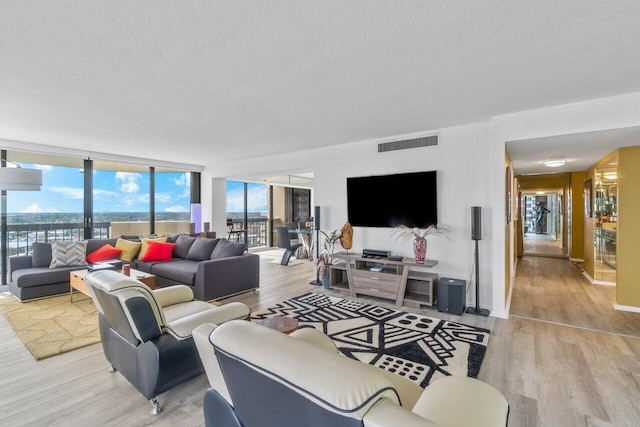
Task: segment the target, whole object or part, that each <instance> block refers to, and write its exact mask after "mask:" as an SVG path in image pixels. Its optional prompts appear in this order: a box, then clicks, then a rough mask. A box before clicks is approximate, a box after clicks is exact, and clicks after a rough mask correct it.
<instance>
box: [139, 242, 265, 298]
mask: <svg viewBox="0 0 640 427" xmlns="http://www.w3.org/2000/svg"><path fill="white" fill-rule="evenodd" d="M175 243H176V247H175V248H174V250H173V259H172V260H171V261H152V262H144V261H140V260H134V261H133V263H131V267H132V268H135V269H136V270H140V271H144V272H147V273H152V274H154V275H155V276H156V283H157V285H158V286H159V287H164V286H171V285H176V284H183V285H189V286H191V288H192V289H193V294H194V295H195V297H196V298H197V299H199V300H202V301H209V300H212V299H215V298H220V297H224V296H228V295H233V294H237V293H240V292H244V291H248V290H251V289H256V288H258V286H260V283H259V282H260V257H259V256H258V255H256V254H250V253H248V252H246V250H247V246H246V245H245V244H244V243H234V242H230V241H229V240H227V239H210V238H207V237H197V238H196V237H189V236H186V235H180V236H178V237H177V239H176V242H175Z"/></svg>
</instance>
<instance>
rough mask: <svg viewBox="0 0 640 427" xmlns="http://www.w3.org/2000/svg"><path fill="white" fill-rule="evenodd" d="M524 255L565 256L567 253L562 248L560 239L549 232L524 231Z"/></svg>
mask: <svg viewBox="0 0 640 427" xmlns="http://www.w3.org/2000/svg"><path fill="white" fill-rule="evenodd" d="M524 255H525V256H527V255H532V256H551V257H561V258H566V257H567V254H566V252H565V250H564V249H563V248H562V241H561V240H560V239H556V238H554V237H553V236H552V235H550V234H536V233H525V235H524Z"/></svg>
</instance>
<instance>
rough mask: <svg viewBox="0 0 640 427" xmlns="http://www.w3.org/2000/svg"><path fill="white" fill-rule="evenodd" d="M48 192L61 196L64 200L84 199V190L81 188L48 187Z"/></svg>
mask: <svg viewBox="0 0 640 427" xmlns="http://www.w3.org/2000/svg"><path fill="white" fill-rule="evenodd" d="M49 190H50V191H53V192H54V193H58V194H61V195H62V197H64V198H65V199H79V200H82V199H83V198H84V189H83V188H82V187H49Z"/></svg>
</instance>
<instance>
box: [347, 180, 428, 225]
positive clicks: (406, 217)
mask: <svg viewBox="0 0 640 427" xmlns="http://www.w3.org/2000/svg"><path fill="white" fill-rule="evenodd" d="M437 199H438V197H437V190H436V171H428V172H414V173H402V174H394V175H377V176H360V177H353V178H347V211H348V216H349V222H350V223H351V225H352V226H354V227H358V226H359V227H396V226H398V225H406V226H408V227H419V228H427V227H428V226H430V225H432V224H435V223H437V222H438V200H437Z"/></svg>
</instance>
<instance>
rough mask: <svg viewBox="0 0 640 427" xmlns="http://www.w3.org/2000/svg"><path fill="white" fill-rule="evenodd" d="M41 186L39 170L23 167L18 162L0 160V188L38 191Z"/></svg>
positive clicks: (4, 189) (40, 172)
mask: <svg viewBox="0 0 640 427" xmlns="http://www.w3.org/2000/svg"><path fill="white" fill-rule="evenodd" d="M41 188H42V171H41V170H39V169H24V168H23V167H22V166H21V165H19V164H18V163H14V162H10V161H8V160H2V167H0V190H3V191H14V190H17V191H40V190H41Z"/></svg>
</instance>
